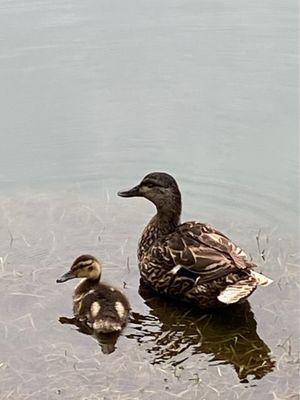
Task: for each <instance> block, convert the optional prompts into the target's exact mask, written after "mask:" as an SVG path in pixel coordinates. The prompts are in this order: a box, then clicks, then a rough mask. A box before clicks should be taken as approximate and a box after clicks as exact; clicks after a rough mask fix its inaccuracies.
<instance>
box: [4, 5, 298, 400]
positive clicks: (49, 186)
mask: <svg viewBox="0 0 300 400" xmlns="http://www.w3.org/2000/svg"><path fill="white" fill-rule="evenodd" d="M297 11H298V5H297V2H296V1H291V0H290V1H285V2H280V1H272V2H270V1H267V0H263V1H254V2H250V3H249V2H246V1H237V0H230V1H227V2H226V3H222V2H219V1H217V0H213V1H203V0H201V1H197V2H196V1H192V0H188V1H177V0H176V1H165V2H163V3H162V2H158V1H151V2H142V1H129V2H122V1H117V0H112V1H109V2H108V1H102V0H101V1H87V2H79V1H72V2H59V1H51V2H49V1H46V0H45V1H37V0H34V1H33V0H29V1H26V2H25V1H22V0H13V1H4V0H3V1H1V2H0V43H1V54H0V60H1V62H0V81H1V92H0V106H1V111H2V112H1V119H0V139H1V146H0V185H1V194H0V257H1V258H0V289H1V293H2V299H1V306H0V308H1V316H0V348H1V356H0V382H1V383H0V388H1V391H0V394H1V397H0V398H1V399H3V400H4V399H14V400H21V399H22V400H23V399H24V400H25V399H41V398H43V399H44V398H45V399H46V398H47V399H57V398H63V399H74V398H76V399H77V398H78V399H109V400H110V399H112V400H113V399H143V400H144V399H157V398H162V399H174V398H185V399H187V398H188V399H199V398H203V399H209V400H210V399H230V400H231V399H237V398H239V399H245V400H246V399H252V398H253V399H254V398H255V399H264V400H265V399H267V400H269V399H270V400H271V399H272V400H273V399H277V398H280V399H296V398H297V395H298V392H299V387H298V372H297V366H298V365H299V343H298V341H297V337H298V336H299V323H297V322H299V272H298V271H299V270H298V268H299V245H298V231H299V224H298V214H299V209H298V167H299V166H298V138H297V131H298V91H297V86H298V80H297V79H298V78H297V56H298V55H297V37H298V35H297V14H298V12H297ZM153 170H163V171H168V172H170V173H172V174H173V175H174V176H176V178H177V180H178V182H179V184H180V187H181V190H182V194H183V205H184V213H183V219H191V218H192V219H194V218H195V219H199V220H202V221H206V222H209V223H211V224H212V225H214V226H216V227H217V228H218V229H220V230H222V231H224V233H226V234H227V235H229V236H230V237H232V238H233V240H234V241H236V242H237V243H239V244H240V245H241V246H242V247H243V248H244V249H245V250H246V251H247V252H248V253H250V254H251V256H252V257H253V258H254V259H255V260H256V261H257V262H258V263H259V265H260V270H261V271H262V272H264V273H265V274H267V275H268V276H270V277H272V278H273V279H274V284H273V285H272V286H270V287H268V288H265V289H259V290H257V291H256V292H255V293H254V294H253V296H251V298H250V301H249V303H246V304H245V305H243V306H241V307H235V308H233V309H232V310H227V311H226V312H225V313H219V312H215V313H203V312H199V311H198V310H193V309H190V308H189V307H186V306H180V305H178V304H174V303H173V302H166V301H165V299H161V298H158V297H157V296H155V295H153V293H149V292H147V291H145V290H144V288H139V275H138V269H137V263H136V247H137V240H138V237H139V234H140V232H141V230H142V228H143V226H144V225H145V223H146V222H147V220H148V219H149V218H150V216H151V215H152V214H153V212H154V210H153V207H152V206H151V204H148V203H146V202H145V201H143V199H120V198H117V197H116V192H117V191H118V190H120V189H123V188H126V187H130V186H132V185H134V184H136V183H137V182H138V181H139V180H140V179H141V178H142V177H143V175H145V173H147V172H149V171H153ZM257 236H258V238H259V239H257ZM258 242H259V246H258ZM262 252H263V256H264V257H263V258H262V257H261V253H262ZM81 253H91V254H94V255H96V256H98V257H99V258H101V259H102V260H103V262H104V264H105V269H104V280H106V281H108V282H111V283H113V284H115V285H116V286H120V287H124V290H125V293H126V294H127V295H128V297H129V300H130V302H131V304H132V309H133V311H132V316H131V320H130V322H129V324H128V326H127V328H126V329H125V330H124V332H123V333H122V335H121V336H120V337H119V339H118V340H117V342H116V344H115V347H116V348H115V351H114V352H111V353H110V354H103V352H102V349H103V344H102V347H101V346H100V345H99V343H98V342H97V340H96V338H93V337H91V336H88V335H84V334H82V333H80V332H78V331H77V330H76V327H74V326H70V325H61V324H60V323H59V322H58V318H59V317H61V316H71V294H72V290H73V287H74V285H73V282H70V283H68V284H65V285H61V286H58V285H56V283H55V280H56V278H57V277H58V276H59V275H61V274H62V272H64V271H65V270H66V269H67V268H68V267H69V265H70V264H71V262H72V261H73V259H74V258H75V257H76V256H78V255H79V254H81Z"/></svg>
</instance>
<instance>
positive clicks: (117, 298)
mask: <svg viewBox="0 0 300 400" xmlns="http://www.w3.org/2000/svg"><path fill="white" fill-rule="evenodd" d="M101 272H102V266H101V264H100V262H99V261H98V260H97V259H96V258H95V257H93V256H90V255H82V256H80V257H78V258H77V259H76V260H75V261H74V262H73V264H72V266H71V269H70V271H68V272H66V273H65V274H64V275H62V276H61V277H60V278H58V279H57V280H56V282H57V283H62V282H66V281H68V280H70V279H74V278H83V279H82V281H81V282H80V283H79V285H78V286H77V287H76V288H75V291H74V295H73V312H74V318H66V317H61V318H60V322H61V323H69V324H73V325H76V326H77V327H78V328H79V331H81V332H83V333H86V334H91V335H94V336H95V337H96V338H97V340H98V341H99V343H100V345H101V347H102V350H103V352H104V353H111V352H112V351H113V350H114V344H115V343H116V340H117V337H118V335H119V333H120V332H121V330H122V329H123V327H124V326H125V325H126V322H127V318H128V314H129V310H130V305H129V302H128V300H127V299H126V297H125V296H124V294H123V293H122V292H121V291H120V290H118V289H116V288H114V287H112V286H110V285H106V284H104V283H100V279H101ZM103 345H106V346H104V347H103Z"/></svg>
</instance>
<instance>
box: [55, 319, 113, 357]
mask: <svg viewBox="0 0 300 400" xmlns="http://www.w3.org/2000/svg"><path fill="white" fill-rule="evenodd" d="M59 322H60V323H61V324H69V325H74V326H76V327H77V330H78V331H79V332H81V333H84V334H86V335H90V336H92V337H94V338H95V339H96V340H97V342H98V343H99V346H100V348H101V350H102V353H103V354H111V353H113V352H114V351H115V350H116V343H117V340H118V337H119V336H120V332H114V333H96V332H95V331H94V330H93V329H92V328H90V327H89V326H88V325H86V324H85V323H84V322H81V321H79V320H78V319H77V318H69V317H60V318H59Z"/></svg>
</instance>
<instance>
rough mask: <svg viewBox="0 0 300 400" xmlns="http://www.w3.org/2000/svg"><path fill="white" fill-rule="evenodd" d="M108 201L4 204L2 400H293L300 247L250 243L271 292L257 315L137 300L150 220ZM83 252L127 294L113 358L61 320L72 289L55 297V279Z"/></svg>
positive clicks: (150, 297)
mask: <svg viewBox="0 0 300 400" xmlns="http://www.w3.org/2000/svg"><path fill="white" fill-rule="evenodd" d="M68 196H69V197H68ZM105 199H106V200H105V204H106V205H105V208H103V207H101V206H100V205H99V204H98V202H92V201H90V200H82V199H78V198H77V199H76V198H74V197H72V196H70V195H67V194H66V193H64V194H63V195H62V196H57V197H51V196H50V195H43V196H34V197H31V196H29V197H28V198H27V199H25V198H24V197H23V198H19V199H18V198H14V199H12V198H2V199H1V204H2V207H1V211H0V219H1V226H0V290H1V293H2V300H1V306H0V307H1V320H0V348H1V358H0V382H1V383H0V389H1V390H0V400H8V399H13V400H27V399H41V398H45V399H46V398H49V399H60V398H63V399H87V400H88V399H101V400H104V399H107V400H114V399H120V400H126V399H139V400H146V399H157V398H162V399H167V400H168V399H174V398H178V399H181V398H182V399H187V398H188V399H207V400H210V399H222V400H223V399H230V400H231V399H242V400H246V399H254V398H255V399H263V400H265V399H266V400H273V399H282V400H283V399H292V400H295V399H296V398H297V396H298V367H299V344H298V342H297V340H296V339H297V335H298V334H299V327H298V325H297V323H296V321H299V319H298V317H299V314H298V311H297V307H298V294H297V293H298V285H299V277H298V261H297V257H296V254H295V253H296V251H297V244H296V241H293V240H292V238H289V239H287V240H286V241H285V243H284V245H283V242H282V240H281V238H280V237H277V236H276V232H275V233H274V232H269V231H266V230H264V232H263V233H262V232H261V231H260V232H259V233H258V234H257V235H256V234H255V233H253V236H252V237H253V239H254V240H252V241H251V240H249V248H250V250H251V246H254V245H255V235H256V236H257V239H256V240H257V246H258V251H259V255H260V257H261V258H264V265H263V269H264V272H267V271H268V274H267V275H270V276H271V277H272V278H273V279H274V280H275V284H273V285H272V286H270V287H269V288H267V289H264V290H261V291H257V293H255V294H254V295H253V296H252V297H251V306H250V304H249V303H245V304H244V305H242V306H241V307H235V308H232V309H230V310H225V311H222V312H215V313H210V314H207V313H201V312H199V310H195V309H191V308H189V307H186V306H182V305H177V304H173V303H170V302H168V301H166V300H165V299H162V298H159V297H158V296H157V295H155V294H153V293H149V291H146V290H145V288H140V291H139V293H138V286H139V283H138V281H139V276H138V270H137V266H136V263H135V261H133V260H135V247H136V241H137V232H139V231H140V229H141V227H142V225H143V224H144V222H145V214H147V212H148V211H147V209H146V208H140V209H136V208H135V206H133V205H132V203H131V204H130V203H122V204H121V205H120V204H119V203H118V204H117V205H116V203H113V201H112V200H110V198H109V196H106V197H105ZM120 207H121V208H123V211H122V212H120V210H119V209H120ZM128 215H130V216H131V221H130V229H129V228H128V221H127V218H128V217H127V216H128ZM116 216H118V218H116ZM243 223H244V224H245V221H244V222H243ZM99 238H100V239H99ZM262 238H264V239H262ZM262 241H263V242H264V243H263V245H262ZM116 243H117V245H116ZM251 243H252V244H251ZM84 252H86V253H92V254H95V255H96V256H99V257H100V258H101V259H103V261H104V264H105V267H104V273H103V274H104V280H107V281H109V282H111V283H113V284H115V285H116V286H119V287H122V286H123V287H124V290H125V292H126V294H127V295H128V297H129V298H130V301H131V304H132V309H133V312H132V316H131V320H130V322H129V324H128V326H127V328H126V329H125V331H124V332H123V334H122V335H121V337H120V338H119V340H118V342H117V343H116V350H115V351H114V352H113V353H111V354H109V355H106V354H103V353H102V351H101V347H100V346H99V344H98V342H97V340H96V338H93V337H91V336H87V335H82V334H80V333H79V332H77V330H76V328H75V327H70V326H67V325H61V324H59V322H58V318H59V317H60V316H62V315H70V316H71V294H72V290H73V288H72V285H66V286H65V287H64V288H63V289H61V288H60V287H59V288H58V287H57V285H56V284H55V279H56V277H57V276H58V275H60V274H61V271H62V270H64V269H65V268H66V267H67V266H69V263H70V262H71V261H72V260H73V259H74V258H75V257H76V256H77V255H79V254H80V253H84ZM252 254H255V252H254V251H252ZM262 256H263V257H262Z"/></svg>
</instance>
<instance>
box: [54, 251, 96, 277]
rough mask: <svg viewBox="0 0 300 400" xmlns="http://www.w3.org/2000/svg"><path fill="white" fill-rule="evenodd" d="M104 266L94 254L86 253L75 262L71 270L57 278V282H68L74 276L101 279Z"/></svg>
mask: <svg viewBox="0 0 300 400" xmlns="http://www.w3.org/2000/svg"><path fill="white" fill-rule="evenodd" d="M101 271H102V267H101V264H100V262H99V261H98V260H97V259H96V258H95V257H93V256H90V255H88V254H84V255H82V256H80V257H78V258H76V260H75V261H74V262H73V264H72V265H71V268H70V271H68V272H66V273H65V274H64V275H62V276H61V277H60V278H58V279H57V280H56V282H57V283H62V282H66V281H68V280H69V279H74V278H87V279H91V280H100V277H101Z"/></svg>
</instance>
